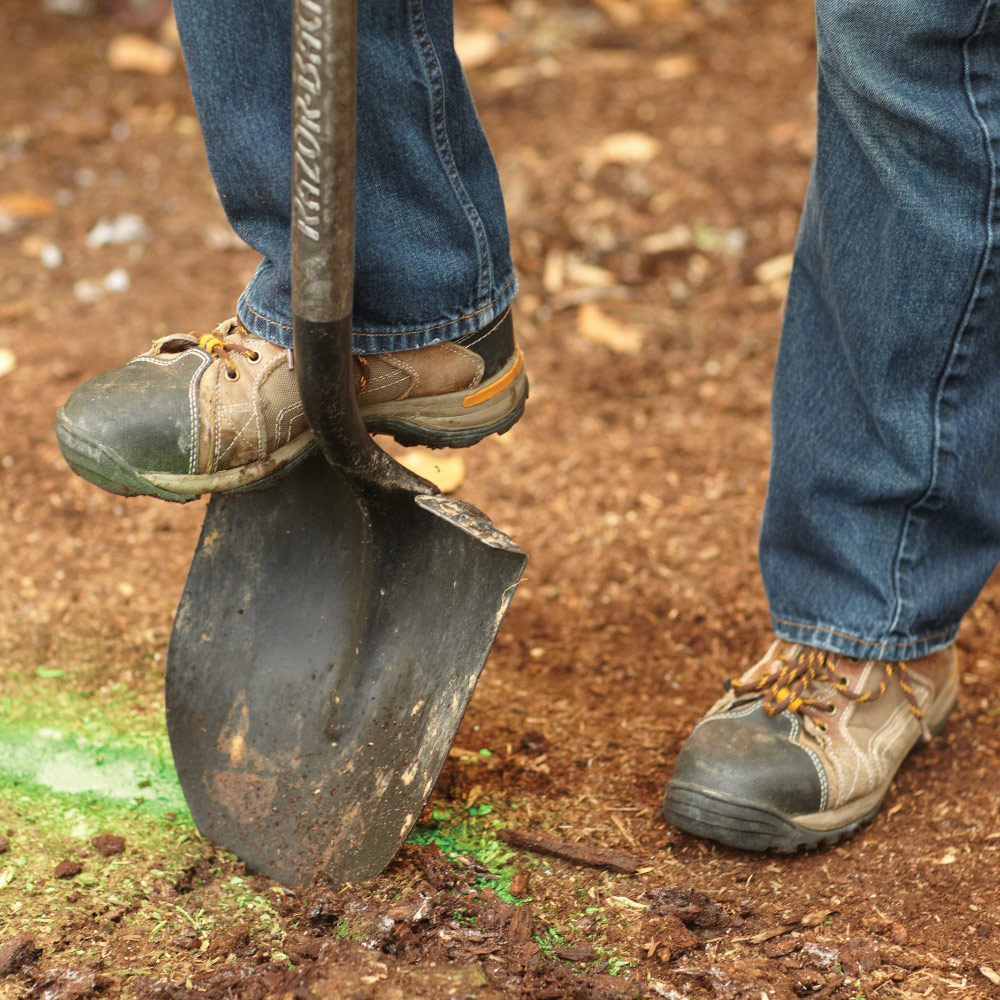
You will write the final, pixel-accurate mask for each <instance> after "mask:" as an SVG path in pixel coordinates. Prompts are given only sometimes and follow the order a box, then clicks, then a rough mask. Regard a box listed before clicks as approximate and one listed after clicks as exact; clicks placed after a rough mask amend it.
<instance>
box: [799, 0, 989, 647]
mask: <svg viewBox="0 0 1000 1000" xmlns="http://www.w3.org/2000/svg"><path fill="white" fill-rule="evenodd" d="M993 2H994V0H984V2H983V5H982V9H981V10H980V14H979V20H978V22H977V23H976V26H975V29H974V30H973V31H972V32H971V33H970V34H969V35H968V36H967V37H966V38H965V39H963V41H962V82H963V86H964V89H965V96H966V100H967V101H968V104H969V110H970V112H971V114H972V117H973V119H974V121H975V122H976V124H977V125H978V126H979V130H980V133H981V137H982V140H983V146H984V151H985V153H986V159H987V163H988V165H989V174H988V188H989V193H988V197H987V201H986V206H985V208H986V211H985V219H986V234H985V237H986V238H985V241H984V247H983V252H982V255H981V257H980V260H979V263H978V266H977V270H976V280H975V282H974V284H973V287H972V291H971V292H970V295H969V301H968V302H967V304H966V307H965V310H964V311H963V313H962V316H961V319H960V320H959V323H958V326H957V328H956V329H955V333H954V335H953V337H952V342H951V348H950V350H949V351H948V357H947V360H946V361H945V365H944V369H943V370H942V372H941V377H940V379H939V380H938V386H937V390H936V391H935V394H934V411H933V414H934V416H933V421H934V423H933V428H934V430H933V444H932V448H931V472H930V481H929V483H928V484H927V489H926V490H925V491H924V493H923V495H922V496H920V497H919V499H917V500H916V501H914V502H913V503H912V504H911V505H910V506H909V507H908V508H907V510H906V513H905V515H904V517H903V524H902V528H901V530H900V537H899V543H898V545H897V549H896V557H895V559H894V560H893V585H894V589H895V592H896V607H895V609H894V611H893V615H892V621H891V623H890V626H889V629H888V634H890V635H891V634H892V633H893V632H895V631H896V630H897V629H898V628H899V624H900V620H901V619H902V616H903V606H904V576H905V573H904V569H903V566H904V563H906V562H907V561H908V560H909V556H908V555H907V547H908V544H909V540H910V535H911V529H912V526H913V525H914V523H915V521H916V519H917V518H918V517H919V516H920V514H921V512H922V510H923V509H924V508H925V507H926V506H927V505H928V502H929V501H930V499H931V498H932V497H933V496H934V494H935V493H936V492H937V491H938V489H939V486H940V480H939V477H940V471H941V457H942V451H943V446H942V442H941V436H942V423H943V421H942V416H941V409H942V404H943V401H944V397H945V392H946V390H947V388H948V383H949V381H950V379H951V377H952V374H953V371H954V367H955V361H956V358H957V356H958V354H959V351H960V349H961V347H962V346H963V338H964V335H965V333H966V331H967V329H968V327H969V324H970V321H971V318H972V315H973V313H974V311H975V309H976V306H977V304H978V303H979V301H980V298H981V295H982V286H983V278H984V276H985V273H986V270H987V267H988V264H989V259H990V255H991V254H992V252H993V249H994V245H993V238H994V233H993V212H994V209H995V207H996V200H997V199H996V195H997V164H996V158H995V157H994V154H993V146H992V137H991V135H990V130H989V126H988V125H987V124H986V120H985V119H984V118H983V116H982V114H981V112H980V110H979V105H978V102H977V101H976V96H975V93H974V90H973V87H972V80H971V72H970V67H969V46H970V44H971V42H972V41H973V40H974V39H975V38H977V37H978V36H979V35H980V34H981V33H982V31H983V28H984V26H985V24H986V18H987V16H988V15H989V12H990V8H991V7H992V6H993ZM788 624H791V623H788ZM844 638H850V637H849V636H845V637H844ZM931 638H934V637H933V636H932V637H931ZM859 641H861V640H859ZM896 645H901V644H898V643H897V644H896Z"/></svg>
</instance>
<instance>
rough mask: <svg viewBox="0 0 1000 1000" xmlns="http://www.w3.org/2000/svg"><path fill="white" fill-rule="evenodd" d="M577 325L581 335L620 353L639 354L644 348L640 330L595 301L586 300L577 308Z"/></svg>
mask: <svg viewBox="0 0 1000 1000" xmlns="http://www.w3.org/2000/svg"><path fill="white" fill-rule="evenodd" d="M576 326H577V330H578V331H579V333H580V336H581V337H583V338H584V339H586V340H589V341H590V342H591V343H594V344H602V345H603V346H604V347H608V348H610V349H611V350H612V351H615V352H616V353H618V354H638V353H639V351H640V350H642V333H640V331H638V330H637V329H636V328H635V327H633V326H629V325H628V324H627V323H622V322H620V321H619V320H617V319H615V318H614V317H612V316H609V315H608V314H607V313H606V312H604V311H603V310H602V309H600V308H599V307H598V306H596V305H594V303H593V302H586V303H584V304H583V305H582V306H580V308H579V310H577V314H576Z"/></svg>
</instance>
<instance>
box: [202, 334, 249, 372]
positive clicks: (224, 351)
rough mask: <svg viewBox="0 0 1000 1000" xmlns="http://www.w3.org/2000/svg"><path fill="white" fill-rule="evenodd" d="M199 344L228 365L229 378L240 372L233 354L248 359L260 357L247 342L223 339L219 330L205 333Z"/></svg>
mask: <svg viewBox="0 0 1000 1000" xmlns="http://www.w3.org/2000/svg"><path fill="white" fill-rule="evenodd" d="M198 346H199V347H200V348H201V349H202V350H203V351H207V352H208V353H209V354H211V355H212V357H213V358H216V359H217V360H219V361H221V362H222V363H223V364H224V365H225V366H226V376H227V377H228V378H233V376H236V375H237V374H238V373H237V371H236V365H235V364H234V363H233V359H232V355H234V354H236V355H243V356H244V357H245V358H246V359H247V360H248V361H256V360H257V359H258V358H259V357H260V354H259V353H258V352H257V351H255V350H254V349H253V348H252V347H247V346H246V344H243V343H240V342H239V341H237V340H223V339H222V338H221V337H219V335H218V333H217V332H213V333H203V334H202V335H201V336H200V337H199V338H198Z"/></svg>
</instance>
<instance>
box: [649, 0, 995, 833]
mask: <svg viewBox="0 0 1000 1000" xmlns="http://www.w3.org/2000/svg"><path fill="white" fill-rule="evenodd" d="M817 26H818V43H819V47H818V52H819V87H818V96H819V131H818V145H817V152H816V157H815V162H814V167H813V175H812V179H811V183H810V188H809V193H808V197H807V200H806V205H805V211H804V216H803V222H802V227H801V231H800V237H799V242H798V246H797V249H796V256H795V267H794V270H793V273H792V280H791V286H790V289H789V296H788V303H787V308H786V316H785V324H784V329H783V333H782V341H781V348H780V352H779V358H778V365H777V371H776V376H775V385H774V397H773V406H772V421H773V434H774V443H773V453H772V464H771V481H770V486H769V490H768V497H767V503H766V507H765V513H764V520H763V525H762V531H761V545H760V557H761V569H762V573H763V578H764V583H765V587H766V590H767V594H768V599H769V603H770V607H771V615H772V621H773V625H774V629H775V631H776V633H777V635H778V636H779V637H780V638H781V639H783V640H787V642H786V643H785V644H784V645H781V644H779V645H778V646H776V647H775V648H774V649H772V651H771V652H770V653H769V655H768V656H767V657H765V660H764V661H763V662H762V664H759V665H758V666H757V667H755V668H754V669H753V670H751V671H750V673H749V674H748V675H746V676H745V678H744V679H743V683H737V685H736V686H735V688H734V689H733V690H732V691H731V692H730V694H729V695H727V697H726V698H725V699H723V702H720V703H718V704H717V705H716V706H715V707H714V708H713V710H712V712H711V713H710V715H709V716H708V717H707V718H706V719H705V720H703V721H702V723H701V724H700V725H699V727H698V728H697V729H696V730H695V732H694V734H692V736H691V738H690V739H689V741H688V744H687V745H686V746H685V748H684V751H682V754H681V758H680V759H679V761H678V766H677V768H676V769H675V774H674V780H673V782H672V783H671V787H670V789H668V797H667V806H666V811H667V814H668V817H669V818H671V819H672V821H674V822H675V823H676V824H677V825H680V826H682V827H684V828H686V829H692V830H693V831H694V832H700V833H704V834H706V835H708V836H716V837H717V838H718V839H723V840H726V841H727V842H729V843H736V844H740V845H741V846H747V847H752V846H777V847H785V848H791V847H796V846H800V845H802V844H809V843H816V842H818V841H819V840H820V839H822V840H827V841H829V840H835V839H837V837H838V836H841V835H844V834H846V833H849V832H852V831H853V829H856V828H857V826H858V825H859V823H860V822H863V821H864V820H865V819H867V818H870V816H871V815H873V814H874V811H875V810H876V809H877V808H878V805H879V803H880V802H881V799H882V797H883V796H884V794H885V791H886V790H887V788H888V784H889V781H890V780H891V778H892V775H893V774H894V773H895V770H896V768H897V767H898V766H899V764H900V763H901V761H902V759H903V758H904V757H905V755H906V753H907V752H908V751H909V749H910V748H911V747H912V746H913V744H914V743H915V742H916V740H917V739H918V738H919V736H920V733H921V728H922V727H921V724H920V723H921V721H923V723H924V725H923V729H924V731H925V733H926V731H927V726H928V724H931V726H932V728H933V726H934V725H937V724H943V720H944V718H946V717H947V713H948V711H950V708H951V705H952V704H953V703H954V697H955V668H954V663H953V657H952V655H951V653H950V650H947V647H949V646H950V644H951V643H952V642H953V641H954V638H955V635H956V633H957V630H958V626H959V622H960V621H961V618H962V616H963V614H964V613H965V612H966V610H967V609H968V608H969V606H970V605H971V604H972V602H973V601H974V600H975V598H976V595H977V594H978V593H979V591H980V589H981V588H982V586H983V584H984V583H985V581H986V579H987V577H988V576H989V574H990V573H991V571H992V570H993V568H994V566H995V565H996V563H997V560H998V557H1000V462H998V458H1000V406H998V405H997V402H998V400H1000V337H998V336H997V322H998V321H997V316H998V313H1000V294H998V293H1000V288H998V283H997V282H998V273H997V268H998V263H1000V256H998V255H1000V250H998V245H997V244H998V240H1000V184H998V180H1000V178H998V168H997V159H998V155H1000V10H998V4H997V3H996V2H995V0H881V2H879V3H868V2H864V3H863V2H860V0H819V2H818V3H817ZM800 644H801V645H800ZM803 647H805V648H803ZM809 647H813V648H815V647H819V650H816V649H810V648H809ZM821 651H828V652H829V653H831V654H834V655H832V656H826V655H824V653H822V652H821ZM936 651H944V652H936ZM847 658H853V659H847ZM884 661H907V665H908V667H909V669H907V667H906V666H904V667H902V668H901V667H899V666H898V664H897V665H895V666H894V667H889V668H886V667H884V666H880V663H883V662H884ZM845 681H846V682H849V683H847V684H845V683H844V682H845ZM883 681H885V682H886V684H887V686H886V690H885V692H884V693H882V694H881V696H880V697H879V696H878V693H879V692H880V691H881V689H882V682H883ZM907 688H909V689H910V693H911V694H913V693H914V692H916V694H915V698H916V700H915V701H914V699H912V698H910V697H909V696H908V695H907ZM856 695H862V696H864V695H869V697H867V698H866V699H865V700H864V701H863V702H861V703H859V702H858V701H857V700H856V698H854V697H853V696H856ZM824 713H825V714H826V715H827V716H828V718H823V717H822V716H823V714H824ZM921 716H923V717H924V718H923V720H921ZM719 754H728V755H730V756H733V759H734V761H735V763H734V765H733V766H732V767H730V768H729V770H728V772H727V773H726V775H725V776H724V777H723V776H721V775H719V776H716V777H711V776H710V775H709V773H708V772H709V771H710V770H711V767H712V766H714V765H715V764H717V763H718V762H719ZM713 831H714V832H713ZM752 841H753V842H752Z"/></svg>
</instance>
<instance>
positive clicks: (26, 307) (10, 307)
mask: <svg viewBox="0 0 1000 1000" xmlns="http://www.w3.org/2000/svg"><path fill="white" fill-rule="evenodd" d="M37 308H38V300H37V299H15V300H14V301H13V302H8V303H7V304H6V305H2V306H0V320H10V319H21V317H22V316H30V315H31V314H32V313H33V312H34V311H35V310H36V309H37Z"/></svg>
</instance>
